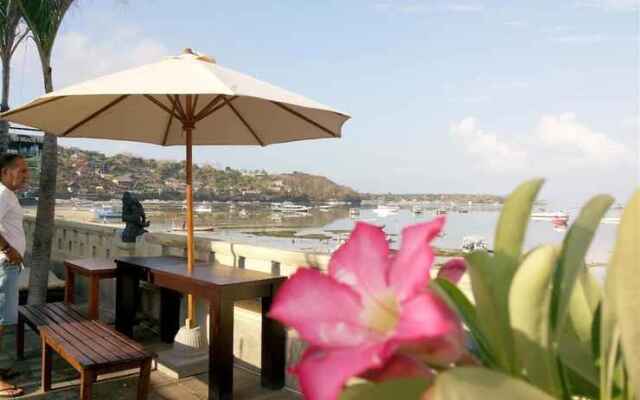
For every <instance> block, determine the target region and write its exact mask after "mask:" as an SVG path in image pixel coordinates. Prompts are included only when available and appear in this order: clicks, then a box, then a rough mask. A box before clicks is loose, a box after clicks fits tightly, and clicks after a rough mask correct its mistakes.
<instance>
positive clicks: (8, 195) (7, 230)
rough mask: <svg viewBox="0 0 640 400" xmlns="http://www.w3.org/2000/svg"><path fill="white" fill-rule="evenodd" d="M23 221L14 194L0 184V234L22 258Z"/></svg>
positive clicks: (23, 241)
mask: <svg viewBox="0 0 640 400" xmlns="http://www.w3.org/2000/svg"><path fill="white" fill-rule="evenodd" d="M23 220H24V211H23V210H22V206H21V205H20V203H19V202H18V198H17V197H16V194H15V193H14V192H13V191H12V190H10V189H9V188H7V187H6V186H5V185H3V184H2V183H0V234H1V235H2V237H4V238H5V239H6V241H7V242H9V244H10V245H11V247H13V248H14V249H16V250H17V251H18V253H20V255H21V256H23V257H24V251H25V248H26V246H27V244H26V239H25V234H24V226H23Z"/></svg>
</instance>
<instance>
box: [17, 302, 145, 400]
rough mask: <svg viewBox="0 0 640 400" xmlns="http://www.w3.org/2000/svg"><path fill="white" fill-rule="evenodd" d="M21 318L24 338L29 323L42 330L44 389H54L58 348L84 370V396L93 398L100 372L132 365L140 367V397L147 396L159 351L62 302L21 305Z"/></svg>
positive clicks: (70, 360)
mask: <svg viewBox="0 0 640 400" xmlns="http://www.w3.org/2000/svg"><path fill="white" fill-rule="evenodd" d="M18 318H19V321H20V322H21V327H22V328H21V329H20V328H19V330H20V331H21V335H20V336H22V337H23V338H24V323H25V322H26V323H28V324H29V325H31V326H32V327H35V328H36V329H37V330H38V331H39V333H40V338H41V339H42V390H43V392H45V393H46V392H47V391H49V390H51V368H52V363H51V353H52V352H53V351H55V352H56V353H58V354H59V355H60V357H62V358H63V359H64V360H66V361H67V362H68V363H69V364H71V366H72V367H73V368H74V369H76V370H77V371H78V372H80V399H82V400H88V399H90V398H91V388H92V386H93V384H94V383H95V382H96V380H97V377H98V375H100V374H105V373H109V372H117V371H124V370H128V369H131V368H140V379H139V381H138V395H137V399H138V400H144V399H146V398H147V394H148V393H149V376H150V373H151V360H152V359H153V357H155V354H153V353H151V352H148V351H146V350H145V349H144V348H143V347H142V346H141V345H140V344H138V343H136V342H135V341H133V340H131V339H129V338H128V337H126V336H124V335H122V334H120V333H118V332H116V331H115V330H113V329H112V328H110V327H109V326H107V325H105V324H103V323H102V322H100V321H94V320H89V319H87V318H85V317H84V316H83V315H81V314H79V313H78V312H77V311H75V310H73V309H72V308H70V307H68V306H66V305H64V304H60V303H49V304H40V305H32V306H21V307H20V308H19V314H18ZM23 340H24V339H23ZM20 351H21V349H20V348H19V349H18V352H20Z"/></svg>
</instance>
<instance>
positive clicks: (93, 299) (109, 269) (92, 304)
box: [64, 258, 116, 319]
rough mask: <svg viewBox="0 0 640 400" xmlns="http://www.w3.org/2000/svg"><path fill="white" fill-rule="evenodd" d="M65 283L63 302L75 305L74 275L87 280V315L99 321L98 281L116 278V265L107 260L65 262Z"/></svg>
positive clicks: (92, 259)
mask: <svg viewBox="0 0 640 400" xmlns="http://www.w3.org/2000/svg"><path fill="white" fill-rule="evenodd" d="M64 269H65V275H66V277H67V278H66V282H65V286H64V302H65V303H67V304H74V303H75V294H74V285H75V281H76V277H75V275H76V274H80V275H83V276H86V277H87V278H88V279H89V313H88V316H89V318H90V319H99V318H100V312H99V299H100V280H101V279H107V278H115V277H116V264H115V263H114V262H113V259H109V258H81V259H76V260H65V261H64Z"/></svg>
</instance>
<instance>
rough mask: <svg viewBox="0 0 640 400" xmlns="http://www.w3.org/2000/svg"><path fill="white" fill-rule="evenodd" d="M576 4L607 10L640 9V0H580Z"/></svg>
mask: <svg viewBox="0 0 640 400" xmlns="http://www.w3.org/2000/svg"><path fill="white" fill-rule="evenodd" d="M576 5H577V6H578V7H582V8H598V9H601V10H605V11H618V12H635V11H638V10H639V9H640V0H580V1H578V2H577V3H576Z"/></svg>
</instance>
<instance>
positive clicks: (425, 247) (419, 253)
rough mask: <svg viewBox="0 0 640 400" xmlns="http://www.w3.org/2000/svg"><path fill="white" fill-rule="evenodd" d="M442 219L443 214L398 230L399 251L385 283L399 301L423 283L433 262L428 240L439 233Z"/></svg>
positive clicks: (425, 281)
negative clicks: (387, 283)
mask: <svg viewBox="0 0 640 400" xmlns="http://www.w3.org/2000/svg"><path fill="white" fill-rule="evenodd" d="M444 222H445V218H444V217H438V218H435V219H434V220H433V221H431V222H426V223H422V224H416V225H411V226H408V227H406V228H404V229H403V230H402V244H401V247H400V251H399V252H398V253H397V255H396V256H395V257H394V259H393V263H392V265H391V269H390V270H389V285H390V286H391V287H393V288H394V290H395V292H396V294H397V295H398V298H399V300H400V301H404V300H405V299H407V298H409V297H411V296H412V295H413V294H414V293H417V292H419V291H421V290H423V289H424V288H425V287H426V286H427V283H428V282H429V270H430V269H431V264H432V263H433V249H432V248H431V245H430V242H431V241H432V240H433V239H434V238H435V237H436V235H437V234H438V233H440V231H441V230H442V227H443V226H444Z"/></svg>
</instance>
